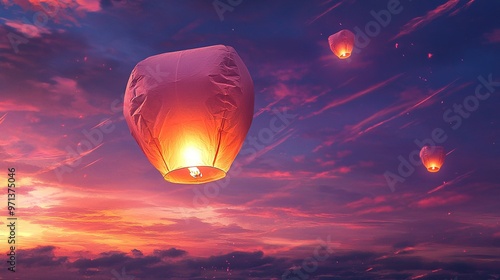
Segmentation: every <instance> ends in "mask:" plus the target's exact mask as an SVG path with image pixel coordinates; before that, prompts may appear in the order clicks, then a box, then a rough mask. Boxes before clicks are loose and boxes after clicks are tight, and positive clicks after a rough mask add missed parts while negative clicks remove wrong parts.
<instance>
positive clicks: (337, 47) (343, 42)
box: [328, 29, 354, 59]
mask: <svg viewBox="0 0 500 280" xmlns="http://www.w3.org/2000/svg"><path fill="white" fill-rule="evenodd" d="M328 44H329V45H330V49H331V50H332V52H333V53H334V54H335V55H336V56H337V57H338V58H340V59H345V58H348V57H350V56H351V53H352V49H353V48H354V33H352V32H351V31H349V30H347V29H344V30H341V31H339V32H337V33H335V34H333V35H331V36H330V37H328Z"/></svg>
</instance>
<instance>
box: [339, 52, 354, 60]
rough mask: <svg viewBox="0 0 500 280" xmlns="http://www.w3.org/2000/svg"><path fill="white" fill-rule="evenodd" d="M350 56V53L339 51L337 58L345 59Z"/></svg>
mask: <svg viewBox="0 0 500 280" xmlns="http://www.w3.org/2000/svg"><path fill="white" fill-rule="evenodd" d="M350 56H351V53H341V54H340V55H339V58H340V59H346V58H349V57H350Z"/></svg>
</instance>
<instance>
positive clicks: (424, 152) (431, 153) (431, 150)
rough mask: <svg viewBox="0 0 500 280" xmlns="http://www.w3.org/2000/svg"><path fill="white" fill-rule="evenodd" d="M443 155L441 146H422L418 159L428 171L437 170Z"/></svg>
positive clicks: (441, 162)
mask: <svg viewBox="0 0 500 280" xmlns="http://www.w3.org/2000/svg"><path fill="white" fill-rule="evenodd" d="M445 156H446V154H445V152H444V148H443V147H441V146H424V147H422V149H421V150H420V159H422V163H423V164H424V166H425V168H427V171H429V172H438V171H439V169H441V166H442V165H443V163H444V158H445Z"/></svg>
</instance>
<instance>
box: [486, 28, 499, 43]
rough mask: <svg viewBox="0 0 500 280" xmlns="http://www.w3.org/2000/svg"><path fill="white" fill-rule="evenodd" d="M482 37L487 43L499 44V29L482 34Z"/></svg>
mask: <svg viewBox="0 0 500 280" xmlns="http://www.w3.org/2000/svg"><path fill="white" fill-rule="evenodd" d="M484 37H485V38H486V41H487V42H488V43H493V44H496V43H500V28H498V29H494V30H493V31H491V32H488V33H486V34H484Z"/></svg>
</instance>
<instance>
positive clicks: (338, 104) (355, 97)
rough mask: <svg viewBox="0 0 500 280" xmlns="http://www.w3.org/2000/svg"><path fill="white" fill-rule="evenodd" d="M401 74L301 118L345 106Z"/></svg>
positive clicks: (332, 102) (330, 103)
mask: <svg viewBox="0 0 500 280" xmlns="http://www.w3.org/2000/svg"><path fill="white" fill-rule="evenodd" d="M401 75H402V74H398V75H396V76H393V77H391V78H389V79H387V80H385V81H382V82H380V83H378V84H375V85H372V86H370V87H368V88H366V89H364V90H361V91H358V92H357V93H354V94H351V95H349V96H346V97H344V98H339V99H336V100H333V101H331V102H329V103H328V104H327V105H326V106H324V107H323V108H321V109H319V110H318V111H315V112H312V113H311V114H309V115H308V116H306V117H303V118H304V119H306V118H310V117H314V116H317V115H320V114H322V113H323V112H325V111H327V110H329V109H332V108H335V107H337V106H340V105H343V104H346V103H348V102H350V101H353V100H355V99H358V98H360V97H362V96H364V95H366V94H369V93H371V92H373V91H375V90H377V89H379V88H381V87H383V86H386V85H388V84H390V83H391V82H392V81H394V80H396V79H397V78H399V77H400V76H401Z"/></svg>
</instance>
